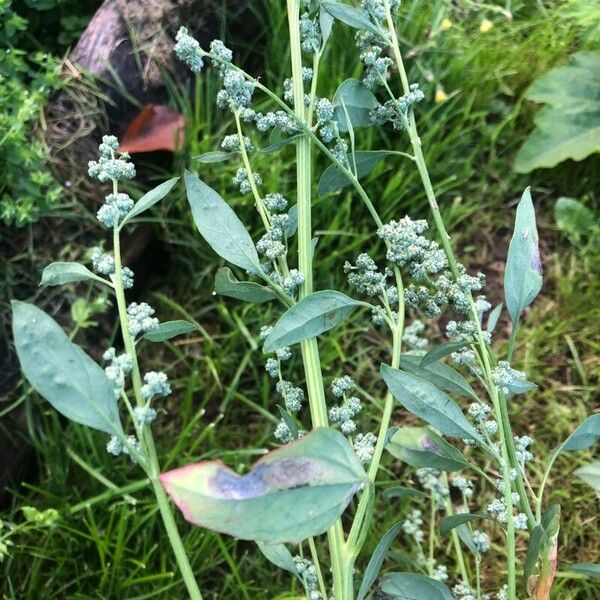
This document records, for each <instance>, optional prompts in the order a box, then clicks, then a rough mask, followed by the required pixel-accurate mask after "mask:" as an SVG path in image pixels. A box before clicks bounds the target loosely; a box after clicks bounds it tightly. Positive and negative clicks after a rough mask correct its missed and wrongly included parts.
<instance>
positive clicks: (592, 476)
mask: <svg viewBox="0 0 600 600" xmlns="http://www.w3.org/2000/svg"><path fill="white" fill-rule="evenodd" d="M575 475H577V477H579V478H580V479H583V481H585V482H586V483H587V484H588V485H589V486H590V487H591V488H593V489H594V490H596V492H598V493H600V460H596V461H594V462H591V463H589V464H587V465H585V466H583V467H579V469H577V470H576V471H575Z"/></svg>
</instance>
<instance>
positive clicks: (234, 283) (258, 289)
mask: <svg viewBox="0 0 600 600" xmlns="http://www.w3.org/2000/svg"><path fill="white" fill-rule="evenodd" d="M215 293H217V294H220V295H221V296H228V297H229V298H236V299H237V300H243V301H244V302H253V303H254V304H262V303H263V302H268V301H269V300H273V298H276V296H275V293H274V292H273V291H272V290H270V289H269V288H268V287H265V286H264V285H260V284H259V283H254V282H253V281H238V280H237V279H236V278H235V276H234V274H233V273H232V272H231V269H230V268H229V267H222V268H220V269H219V270H218V271H217V276H216V277H215Z"/></svg>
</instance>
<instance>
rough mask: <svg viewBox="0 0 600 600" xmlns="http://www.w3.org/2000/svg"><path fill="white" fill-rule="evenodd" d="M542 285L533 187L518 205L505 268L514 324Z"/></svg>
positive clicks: (505, 284)
mask: <svg viewBox="0 0 600 600" xmlns="http://www.w3.org/2000/svg"><path fill="white" fill-rule="evenodd" d="M541 289H542V265H541V262H540V250H539V246H538V232H537V227H536V225H535V210H534V208H533V202H532V201H531V193H530V191H529V188H527V189H526V190H525V191H524V192H523V197H522V198H521V201H520V202H519V205H518V206H517V217H516V219H515V230H514V233H513V236H512V239H511V240H510V246H509V247H508V258H507V259H506V269H505V271H504V299H505V302H506V308H507V310H508V313H509V314H510V318H511V319H512V322H513V326H514V325H516V323H517V322H518V320H519V316H520V315H521V313H522V312H523V311H524V310H525V309H526V308H527V307H528V306H529V305H530V304H531V303H532V302H533V300H534V298H535V297H536V296H537V295H538V294H539V292H540V290H541Z"/></svg>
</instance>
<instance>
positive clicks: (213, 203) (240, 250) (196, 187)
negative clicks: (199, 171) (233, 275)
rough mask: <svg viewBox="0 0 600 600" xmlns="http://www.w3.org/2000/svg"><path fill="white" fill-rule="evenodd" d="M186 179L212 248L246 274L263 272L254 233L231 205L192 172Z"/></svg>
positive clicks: (199, 224) (201, 229)
mask: <svg viewBox="0 0 600 600" xmlns="http://www.w3.org/2000/svg"><path fill="white" fill-rule="evenodd" d="M184 179H185V188H186V190H187V198H188V202H189V203H190V207H191V209H192V215H193V217H194V223H196V227H197V228H198V231H199V232H200V234H201V235H202V237H203V238H204V239H205V240H206V241H207V243H208V245H209V246H210V247H211V248H212V249H213V250H214V251H215V252H216V253H217V254H218V255H219V256H220V257H221V258H224V259H225V260H227V261H229V262H230V263H232V264H234V265H236V266H238V267H240V268H242V269H245V270H246V271H250V272H256V271H259V270H260V261H259V258H258V253H257V252H256V248H255V247H254V243H253V242H252V239H251V237H250V234H249V233H248V231H247V230H246V228H245V227H244V225H243V224H242V222H241V221H240V220H239V219H238V218H237V216H236V214H235V213H234V212H233V210H232V209H231V207H230V206H229V205H228V204H227V202H225V200H223V198H221V196H219V194H217V192H215V191H214V190H213V189H212V188H210V187H209V186H207V185H206V184H205V183H204V182H203V181H200V179H198V177H196V176H195V175H194V174H192V173H190V172H189V171H186V172H185V176H184Z"/></svg>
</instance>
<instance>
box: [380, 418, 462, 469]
mask: <svg viewBox="0 0 600 600" xmlns="http://www.w3.org/2000/svg"><path fill="white" fill-rule="evenodd" d="M386 450H387V451H388V452H389V453H390V454H392V455H393V456H395V457H396V458H398V459H399V460H402V461H404V462H405V463H407V464H409V465H410V466H411V467H414V468H415V469H422V468H429V469H439V470H440V471H449V472H452V471H462V470H463V469H465V468H469V467H470V465H469V463H468V462H467V459H466V458H465V457H464V456H463V455H462V453H461V452H460V451H459V450H457V449H456V448H455V447H454V446H452V445H451V444H449V443H448V442H447V441H446V440H445V439H443V438H442V437H440V436H439V435H437V433H435V432H434V431H432V430H430V429H427V428H426V427H400V428H398V429H396V430H395V431H394V434H393V435H392V436H391V438H390V440H389V442H388V443H387V445H386Z"/></svg>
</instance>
